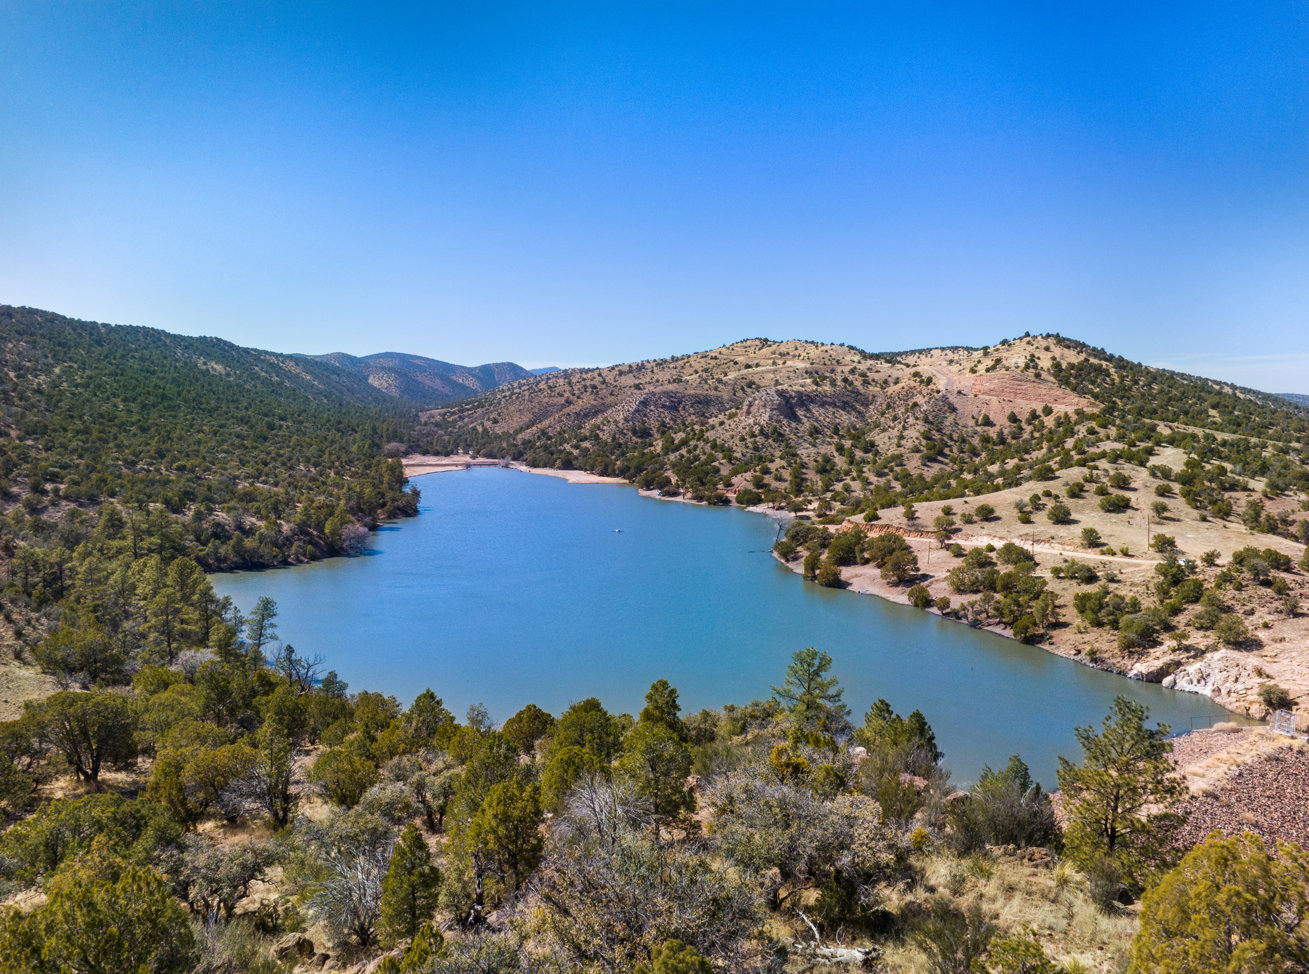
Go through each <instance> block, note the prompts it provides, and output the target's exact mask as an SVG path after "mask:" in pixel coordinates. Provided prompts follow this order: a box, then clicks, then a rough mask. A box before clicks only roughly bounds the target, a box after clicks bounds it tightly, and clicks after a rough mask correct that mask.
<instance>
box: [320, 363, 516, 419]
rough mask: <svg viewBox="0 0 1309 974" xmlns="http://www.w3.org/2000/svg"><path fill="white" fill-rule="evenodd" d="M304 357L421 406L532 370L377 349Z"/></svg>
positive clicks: (483, 389) (476, 391)
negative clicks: (361, 353)
mask: <svg viewBox="0 0 1309 974" xmlns="http://www.w3.org/2000/svg"><path fill="white" fill-rule="evenodd" d="M303 357H304V358H307V359H310V360H312V361H318V362H330V363H331V364H333V365H337V366H340V367H341V368H343V369H346V370H349V371H351V372H355V373H357V374H358V375H360V376H363V377H364V378H365V379H366V380H367V381H368V383H369V384H370V385H372V386H373V388H375V389H378V390H380V391H382V392H385V393H386V394H387V395H389V396H395V397H396V398H399V399H407V400H409V401H410V402H413V403H417V404H418V405H420V406H441V405H446V404H448V403H452V402H457V401H459V400H461V399H467V398H468V397H469V396H475V395H477V394H479V393H482V392H486V391H487V390H489V389H494V388H496V387H497V386H501V385H504V384H505V383H507V382H517V381H518V380H519V379H526V378H528V377H530V376H531V374H532V373H530V372H528V371H527V370H526V369H524V368H523V367H522V366H521V365H515V364H514V363H513V362H492V363H490V364H488V365H476V366H467V365H453V364H451V363H450V362H441V361H438V360H437V359H431V358H425V357H424V356H422V355H409V354H406V353H404V352H378V353H377V354H375V355H365V356H362V357H356V356H354V355H346V354H345V353H344V352H331V353H329V354H327V355H307V356H303Z"/></svg>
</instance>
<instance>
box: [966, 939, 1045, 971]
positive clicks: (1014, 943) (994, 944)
mask: <svg viewBox="0 0 1309 974" xmlns="http://www.w3.org/2000/svg"><path fill="white" fill-rule="evenodd" d="M972 970H973V971H975V972H976V974H1062V972H1063V969H1062V968H1061V967H1059V966H1058V965H1057V964H1055V962H1054V961H1052V960H1051V959H1050V958H1049V957H1048V956H1046V953H1045V948H1043V947H1042V946H1041V942H1040V941H1039V940H1037V939H1036V935H1035V934H1034V933H1032V931H1031V930H1030V929H1025V930H1023V931H1022V932H1021V933H1016V934H1011V935H1010V936H1007V937H996V938H994V939H993V940H992V941H991V943H990V944H989V945H988V947H987V950H986V957H985V959H984V960H982V961H981V962H975V963H974V964H973V966H972Z"/></svg>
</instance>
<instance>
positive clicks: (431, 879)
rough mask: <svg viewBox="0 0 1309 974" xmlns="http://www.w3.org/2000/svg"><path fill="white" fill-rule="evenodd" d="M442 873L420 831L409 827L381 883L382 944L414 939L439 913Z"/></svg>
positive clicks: (398, 843) (386, 945) (404, 832)
mask: <svg viewBox="0 0 1309 974" xmlns="http://www.w3.org/2000/svg"><path fill="white" fill-rule="evenodd" d="M440 886H441V873H440V871H439V870H438V869H437V868H436V866H435V865H434V864H433V863H432V853H431V850H430V849H428V848H427V843H426V842H425V841H424V840H423V837H422V835H421V834H419V831H418V829H417V828H416V827H415V826H413V825H412V824H411V825H407V826H406V827H405V830H404V831H403V832H402V833H400V841H399V842H397V843H396V846H395V849H394V850H393V851H392V853H391V864H390V866H389V867H388V868H387V871H386V878H384V879H383V880H382V904H381V915H380V917H379V919H378V930H379V932H380V934H381V938H382V945H383V946H385V947H389V946H391V945H392V944H394V943H395V942H396V941H397V940H405V939H409V938H412V937H414V936H415V935H416V934H417V933H418V931H419V929H420V928H421V927H423V926H424V925H425V924H426V923H427V922H428V921H429V920H430V919H431V917H432V914H433V913H434V912H435V911H436V905H437V896H438V894H439V892H440Z"/></svg>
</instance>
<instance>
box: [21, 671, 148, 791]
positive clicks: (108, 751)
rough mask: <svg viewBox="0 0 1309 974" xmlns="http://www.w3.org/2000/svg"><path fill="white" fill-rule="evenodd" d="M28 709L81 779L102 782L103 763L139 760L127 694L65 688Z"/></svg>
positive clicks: (46, 738)
mask: <svg viewBox="0 0 1309 974" xmlns="http://www.w3.org/2000/svg"><path fill="white" fill-rule="evenodd" d="M27 708H28V710H29V711H30V713H31V715H32V718H31V719H32V720H33V722H34V723H35V725H36V726H38V727H39V728H40V733H41V735H42V737H43V738H44V739H45V740H47V741H48V742H49V743H50V745H51V746H52V747H53V748H55V749H56V750H57V751H58V752H59V753H60V754H62V755H63V756H64V759H65V760H66V761H67V762H68V766H69V767H70V768H71V769H72V771H73V773H74V774H75V775H76V776H77V777H78V778H79V779H81V780H84V781H98V780H99V779H100V769H101V767H102V766H104V765H106V764H108V765H109V766H110V767H126V766H128V765H130V764H132V763H133V762H134V761H135V760H136V755H137V743H136V736H135V735H136V722H135V720H134V719H133V715H132V710H131V707H130V706H129V704H128V702H127V700H126V698H124V697H121V696H118V695H116V694H111V693H76V692H73V691H71V690H61V691H60V692H58V693H54V694H51V695H50V696H49V697H47V698H46V699H45V700H41V701H37V702H35V703H29V704H27Z"/></svg>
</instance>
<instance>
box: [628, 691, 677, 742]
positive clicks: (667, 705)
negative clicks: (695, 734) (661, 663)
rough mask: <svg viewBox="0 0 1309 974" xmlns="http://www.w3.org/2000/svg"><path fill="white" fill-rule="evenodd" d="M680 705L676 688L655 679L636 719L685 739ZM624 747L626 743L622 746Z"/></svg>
mask: <svg viewBox="0 0 1309 974" xmlns="http://www.w3.org/2000/svg"><path fill="white" fill-rule="evenodd" d="M681 712H682V705H681V704H680V703H678V702H677V688H676V687H674V686H672V685H671V684H670V683H669V682H668V681H667V680H655V682H654V683H652V684H650V689H649V690H648V691H647V692H646V695H645V707H644V708H643V709H642V710H641V715H640V717H638V718H637V719H638V721H639V722H640V723H641V724H647V725H658V726H661V727H665V728H667V729H668V730H669V731H670V732H671V733H672V734H673V735H674V736H675V737H677V738H678V739H679V740H682V741H685V740H687V733H686V725H685V724H684V723H682V718H681V717H680V716H679V715H680V714H681ZM624 747H625V749H626V745H625V746H624Z"/></svg>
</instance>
